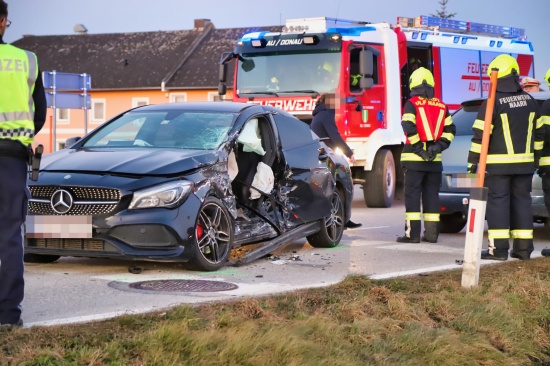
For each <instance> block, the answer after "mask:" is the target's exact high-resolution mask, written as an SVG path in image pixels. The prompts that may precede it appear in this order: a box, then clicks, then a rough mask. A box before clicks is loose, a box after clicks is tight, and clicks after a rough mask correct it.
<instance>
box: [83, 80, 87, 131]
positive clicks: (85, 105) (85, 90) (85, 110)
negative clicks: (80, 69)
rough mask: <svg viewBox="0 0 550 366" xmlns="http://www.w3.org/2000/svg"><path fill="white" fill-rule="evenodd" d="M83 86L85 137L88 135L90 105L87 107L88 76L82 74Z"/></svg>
mask: <svg viewBox="0 0 550 366" xmlns="http://www.w3.org/2000/svg"><path fill="white" fill-rule="evenodd" d="M82 86H83V90H84V103H83V108H84V135H87V134H88V105H87V101H88V100H87V95H86V94H87V90H88V88H87V85H86V74H85V73H84V74H82Z"/></svg>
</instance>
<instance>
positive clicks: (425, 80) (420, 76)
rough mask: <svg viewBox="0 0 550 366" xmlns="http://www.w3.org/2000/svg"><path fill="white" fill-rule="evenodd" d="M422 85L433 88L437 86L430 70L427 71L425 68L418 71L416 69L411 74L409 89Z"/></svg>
mask: <svg viewBox="0 0 550 366" xmlns="http://www.w3.org/2000/svg"><path fill="white" fill-rule="evenodd" d="M422 84H426V85H429V86H431V87H433V86H434V85H435V82H434V76H433V75H432V73H431V72H430V70H428V69H426V68H425V67H419V68H418V69H416V70H415V71H414V72H413V73H412V74H411V78H410V79H409V88H411V89H412V88H414V87H417V86H420V85H422Z"/></svg>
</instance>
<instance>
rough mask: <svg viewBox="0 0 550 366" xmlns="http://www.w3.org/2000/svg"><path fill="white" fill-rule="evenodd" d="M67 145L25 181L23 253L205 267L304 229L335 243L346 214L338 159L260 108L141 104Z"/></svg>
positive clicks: (42, 258)
mask: <svg viewBox="0 0 550 366" xmlns="http://www.w3.org/2000/svg"><path fill="white" fill-rule="evenodd" d="M67 146H68V147H67V148H66V149H64V150H61V151H58V152H55V153H52V154H48V155H45V156H44V158H43V160H42V163H41V167H40V172H39V175H38V179H37V180H36V181H32V180H29V182H28V185H29V189H30V192H31V198H30V200H29V214H28V216H27V222H26V240H25V259H26V261H29V262H30V261H33V262H37V261H38V262H52V261H55V260H57V259H58V258H59V257H60V256H81V257H82V256H83V257H107V258H126V259H132V260H158V261H181V262H188V263H189V264H190V266H191V267H192V268H194V269H197V270H206V271H213V270H217V269H219V268H221V267H222V266H224V265H226V264H227V263H232V262H237V263H246V262H248V261H251V260H254V259H257V258H259V257H261V256H264V255H266V254H269V253H270V252H271V251H272V250H274V249H275V248H277V247H278V246H280V245H283V244H285V243H288V242H289V241H292V240H295V239H298V238H303V237H307V239H308V241H309V243H310V244H311V245H312V246H314V247H326V248H329V247H334V246H336V245H338V243H339V242H340V239H341V237H342V234H343V230H344V224H345V223H346V222H347V220H349V218H350V215H351V200H352V192H353V185H352V180H351V176H350V168H349V165H348V163H347V161H346V159H345V158H344V157H343V156H341V155H337V154H335V153H334V152H333V151H332V150H331V149H330V148H328V147H327V146H326V145H325V144H324V143H323V142H322V141H321V140H320V139H319V138H318V137H317V136H316V135H315V134H314V133H312V132H311V130H310V128H309V126H308V125H307V124H305V123H304V122H302V121H300V120H298V119H297V118H295V117H293V116H292V115H290V114H288V113H286V112H284V111H282V110H280V109H277V108H273V107H269V106H260V105H255V104H247V103H231V102H204V103H170V104H159V105H150V106H143V107H138V108H135V109H131V110H129V111H126V112H124V113H122V114H120V115H118V116H116V117H114V118H113V119H111V120H109V121H108V122H106V123H104V124H103V125H101V126H100V127H98V128H97V129H95V130H94V131H92V132H91V133H89V134H88V135H86V136H85V137H84V138H82V139H79V138H72V139H69V140H68V142H67ZM258 243H261V245H255V246H253V247H254V249H253V250H242V249H241V250H240V252H243V253H244V254H243V253H241V255H240V256H236V257H235V258H234V257H233V255H232V250H233V249H236V248H239V247H243V248H244V246H245V245H248V244H258Z"/></svg>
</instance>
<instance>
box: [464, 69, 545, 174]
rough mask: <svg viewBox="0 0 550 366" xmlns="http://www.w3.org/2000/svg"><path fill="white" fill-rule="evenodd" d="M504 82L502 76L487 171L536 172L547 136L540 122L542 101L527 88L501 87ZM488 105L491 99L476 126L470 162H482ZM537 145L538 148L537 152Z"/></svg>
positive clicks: (469, 157) (499, 172)
mask: <svg viewBox="0 0 550 366" xmlns="http://www.w3.org/2000/svg"><path fill="white" fill-rule="evenodd" d="M500 83H501V80H500V79H499V81H498V84H497V92H496V94H495V107H494V112H493V117H492V125H491V137H490V140H489V148H488V152H487V161H486V163H487V168H486V171H487V173H488V174H494V175H514V174H533V172H534V171H535V158H537V159H538V157H539V156H540V152H541V150H542V141H543V139H544V137H543V133H544V131H543V129H542V125H541V124H540V122H538V119H539V117H540V112H539V107H538V104H537V102H536V101H535V99H533V97H531V95H529V94H528V93H526V92H524V91H521V90H519V91H514V92H509V91H502V90H503V88H500V89H499V84H500ZM486 109H487V100H485V101H484V102H483V103H482V104H481V107H480V109H479V112H478V114H477V118H476V120H475V122H474V125H473V126H472V129H473V131H474V136H473V137H472V145H471V148H470V152H469V154H468V163H472V164H478V163H479V156H480V153H481V139H482V136H483V127H484V123H485V122H484V120H485V111H486ZM535 137H536V138H535ZM535 139H536V141H537V143H536V144H535ZM535 149H537V155H536V156H535Z"/></svg>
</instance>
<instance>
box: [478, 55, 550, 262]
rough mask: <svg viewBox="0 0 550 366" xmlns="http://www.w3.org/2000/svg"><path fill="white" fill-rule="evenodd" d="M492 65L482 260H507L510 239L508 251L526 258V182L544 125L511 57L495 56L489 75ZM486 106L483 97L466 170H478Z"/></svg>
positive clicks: (529, 244)
mask: <svg viewBox="0 0 550 366" xmlns="http://www.w3.org/2000/svg"><path fill="white" fill-rule="evenodd" d="M494 68H496V69H498V81H497V85H496V94H495V107H494V108H495V109H494V113H493V117H492V126H491V127H492V128H491V138H490V141H489V150H488V153H487V161H486V163H487V176H486V178H485V185H486V186H487V187H488V188H489V195H488V199H487V212H486V217H487V224H488V226H489V232H488V237H489V249H487V250H483V251H482V253H481V258H482V259H493V260H507V259H508V249H509V248H510V244H509V238H510V237H512V238H513V249H512V253H511V254H510V255H511V256H512V257H513V258H519V259H529V258H530V256H531V252H532V251H533V213H532V209H531V185H532V180H533V172H534V171H535V164H536V163H535V160H536V159H537V160H538V157H540V151H541V149H542V144H543V138H544V137H543V136H541V133H543V129H542V128H540V127H541V125H540V124H539V123H537V119H538V118H539V116H540V112H539V108H538V104H537V102H536V101H535V100H534V99H533V98H532V97H531V96H530V95H529V94H528V93H526V92H525V91H523V90H522V89H521V86H520V83H519V66H518V63H517V61H516V59H515V58H513V57H512V56H510V55H507V54H502V55H499V56H497V57H495V59H494V60H493V61H491V63H490V64H489V69H488V74H489V75H490V74H491V70H492V69H494ZM486 108H487V101H484V102H483V104H482V105H481V107H480V109H479V112H478V115H477V119H476V120H475V122H474V125H473V127H472V129H473V131H474V136H473V138H472V145H471V148H470V152H469V154H468V163H469V168H468V170H469V172H470V173H474V172H476V171H477V164H478V162H479V155H480V152H481V139H482V135H483V127H484V119H485V110H486ZM535 136H536V142H535ZM535 149H536V150H535ZM535 151H537V153H536V155H537V156H535Z"/></svg>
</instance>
